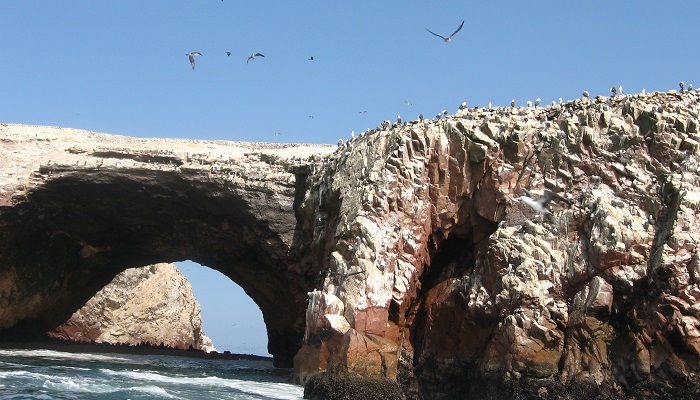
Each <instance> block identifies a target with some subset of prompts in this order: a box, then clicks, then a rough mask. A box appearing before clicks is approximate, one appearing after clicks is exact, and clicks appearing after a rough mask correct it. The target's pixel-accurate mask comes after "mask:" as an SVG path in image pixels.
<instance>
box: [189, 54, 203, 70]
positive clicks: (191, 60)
mask: <svg viewBox="0 0 700 400" xmlns="http://www.w3.org/2000/svg"><path fill="white" fill-rule="evenodd" d="M186 55H187V56H189V58H190V64H192V69H194V56H201V55H202V53H200V52H198V51H193V52H191V53H189V54H186Z"/></svg>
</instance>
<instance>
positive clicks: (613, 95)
mask: <svg viewBox="0 0 700 400" xmlns="http://www.w3.org/2000/svg"><path fill="white" fill-rule="evenodd" d="M616 94H617V89H615V86H613V87H611V88H610V97H615V95H616Z"/></svg>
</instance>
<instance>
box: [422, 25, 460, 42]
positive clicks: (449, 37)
mask: <svg viewBox="0 0 700 400" xmlns="http://www.w3.org/2000/svg"><path fill="white" fill-rule="evenodd" d="M463 26H464V21H462V24H461V25H460V26H459V28H457V30H456V31H454V32H452V34H451V35H450V36H448V37H444V36H442V35H438V34H437V33H435V32H431V31H430V29H428V28H425V30H426V31H428V32H430V33H432V34H433V35H435V36H437V37H439V38H442V40H444V41H445V42H449V41H450V40H452V37H453V36H454V35H456V34H457V32H459V30H460V29H462V27H463Z"/></svg>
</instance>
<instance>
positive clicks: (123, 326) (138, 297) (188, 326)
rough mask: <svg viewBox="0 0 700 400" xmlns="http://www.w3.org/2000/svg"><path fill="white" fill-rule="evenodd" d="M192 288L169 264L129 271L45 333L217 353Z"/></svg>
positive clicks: (64, 337) (66, 337)
mask: <svg viewBox="0 0 700 400" xmlns="http://www.w3.org/2000/svg"><path fill="white" fill-rule="evenodd" d="M200 312H201V308H200V306H199V302H198V301H197V299H196V298H195V297H194V295H193V294H192V286H190V283H189V282H187V279H186V278H185V277H184V276H183V275H182V273H181V272H180V270H179V269H178V268H177V267H176V266H174V265H173V264H154V265H148V266H145V267H141V268H131V269H127V270H126V271H124V272H122V273H120V274H119V275H117V276H116V277H115V278H114V279H113V280H112V282H110V283H109V284H108V285H107V286H105V287H104V288H102V289H100V291H99V292H97V294H95V296H94V297H93V298H91V299H90V300H88V302H87V303H86V304H85V306H83V307H82V308H81V309H80V310H78V311H76V312H75V313H74V314H73V315H72V316H71V318H70V319H69V320H68V321H67V322H66V323H64V324H63V325H61V326H59V327H58V328H56V329H54V330H53V331H51V332H49V333H48V335H49V336H50V337H53V338H57V339H62V340H69V341H77V342H91V343H109V344H121V345H129V346H136V345H140V344H151V345H154V346H160V345H163V346H166V347H169V348H174V349H181V350H188V349H195V350H204V351H206V352H210V351H215V350H216V349H215V348H214V345H213V343H212V341H211V339H210V338H208V337H207V336H206V335H204V332H203V331H202V319H201V317H200Z"/></svg>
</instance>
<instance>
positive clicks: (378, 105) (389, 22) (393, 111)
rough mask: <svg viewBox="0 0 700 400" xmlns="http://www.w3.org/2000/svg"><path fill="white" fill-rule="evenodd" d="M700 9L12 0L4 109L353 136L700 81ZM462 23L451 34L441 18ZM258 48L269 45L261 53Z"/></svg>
mask: <svg viewBox="0 0 700 400" xmlns="http://www.w3.org/2000/svg"><path fill="white" fill-rule="evenodd" d="M699 11H700V2H698V1H696V0H693V1H690V0H688V1H673V0H671V1H664V2H662V1H658V0H657V1H649V0H638V1H631V0H630V1H622V0H620V1H609V0H605V1H603V0H593V1H576V2H573V1H527V2H525V1H491V2H485V1H479V2H477V1H465V0H459V1H414V0H407V1H393V0H381V1H362V0H361V1H346V2H339V1H328V0H325V1H321V0H297V1H245V2H244V1H236V0H224V1H220V0H149V1H143V0H120V1H94V0H83V1H77V0H51V1H48V0H44V1H38V0H21V1H20V0H16V1H12V0H4V1H0V37H2V40H0V54H2V56H3V62H2V63H0V122H8V123H24V124H38V125H55V126H62V127H69V128H80V129H87V130H92V131H98V132H104V133H113V134H123V135H130V136H137V137H180V138H201V139H224V140H234V141H235V140H242V141H277V142H299V143H336V142H337V140H338V138H344V139H347V138H349V136H350V132H351V131H352V130H354V131H356V132H361V131H363V130H365V129H367V128H373V127H375V126H377V125H378V124H380V123H381V121H383V120H385V119H390V120H392V121H393V120H395V119H396V116H397V115H401V116H402V119H403V120H410V119H415V118H416V117H417V116H418V114H419V113H423V114H424V115H425V116H426V117H432V116H435V115H436V114H437V113H438V112H440V111H441V110H443V109H447V110H449V111H450V112H451V113H453V112H454V111H455V110H456V109H457V107H458V106H459V104H460V103H461V102H463V101H466V102H467V103H468V105H469V106H486V105H488V103H489V102H491V103H492V104H493V105H494V106H505V105H509V104H510V102H511V99H515V101H516V103H517V104H520V105H524V104H525V102H527V101H528V100H531V101H534V100H535V99H536V98H541V99H542V102H543V103H549V102H551V101H552V100H557V99H558V98H559V97H562V98H563V99H564V100H569V99H574V98H577V97H580V96H581V92H582V91H583V90H587V91H589V92H590V93H591V95H592V96H595V95H609V88H610V87H611V86H616V87H617V86H619V85H622V86H623V87H624V89H625V92H627V93H634V92H640V91H641V90H642V89H643V88H644V89H646V90H647V91H654V90H663V91H665V90H669V89H678V82H679V81H681V80H683V81H685V83H686V85H687V84H690V83H692V84H693V85H694V86H695V87H696V88H698V87H700V79H699V78H700V75H698V72H699V71H700V68H699V67H700V52H699V51H698V38H700V35H699V33H700V24H698V23H697V18H698V15H700V13H699ZM462 21H465V24H464V27H463V28H462V30H461V31H460V32H459V33H458V34H457V35H455V36H454V38H453V40H452V41H451V42H449V43H445V42H443V41H442V39H440V38H438V37H435V36H433V35H431V34H430V33H428V32H427V31H426V28H428V29H430V30H431V31H433V32H436V33H439V34H441V35H443V36H448V35H450V34H451V33H452V32H453V31H454V30H455V29H456V28H457V27H458V26H459V24H460V23H461V22H462ZM193 51H198V52H201V53H202V56H201V57H197V58H196V68H195V69H194V70H193V69H192V68H191V67H190V63H189V61H188V58H187V56H186V54H187V53H190V52H193ZM226 51H230V52H231V53H232V54H231V56H226V54H225V52H226ZM253 52H260V53H262V54H264V55H265V58H261V57H258V58H255V59H254V60H251V61H250V62H249V63H247V64H246V59H247V57H248V56H249V55H250V54H251V53H253ZM311 56H313V57H314V60H313V61H310V60H308V59H309V57H311ZM362 111H366V112H364V113H362ZM310 116H313V118H311V117H310ZM198 271H206V269H205V268H201V267H200V268H193V272H192V274H195V275H196V274H198V273H200V274H204V272H198ZM192 274H189V275H188V277H190V275H192ZM192 280H194V278H192ZM203 284H204V285H207V284H208V283H206V282H205V283H203ZM195 286H196V285H195ZM212 292H215V291H213V290H202V291H199V293H202V294H201V298H200V302H201V303H202V305H203V307H204V309H205V312H204V324H205V326H204V328H205V332H207V333H209V334H210V336H212V337H213V339H214V342H215V344H217V345H219V347H220V348H221V349H222V350H232V351H236V348H234V347H230V348H229V347H228V346H229V345H228V344H227V345H225V346H224V345H220V343H232V344H231V345H230V346H235V343H236V340H238V339H236V338H234V339H231V337H230V336H229V337H226V338H222V339H219V338H218V336H217V335H215V334H214V333H213V332H212V331H211V329H209V328H208V326H210V324H211V325H213V324H214V323H213V322H211V321H210V320H209V319H208V318H207V316H206V315H207V312H206V310H207V309H208V308H209V307H216V302H212V304H213V305H211V306H210V305H207V304H208V300H207V294H208V293H212ZM195 293H196V294H197V293H198V291H197V289H196V287H195ZM212 315H214V316H216V315H222V314H221V313H217V312H213V313H212ZM214 318H215V317H214ZM231 324H233V322H232V323H231ZM256 335H257V336H260V335H259V334H256Z"/></svg>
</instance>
